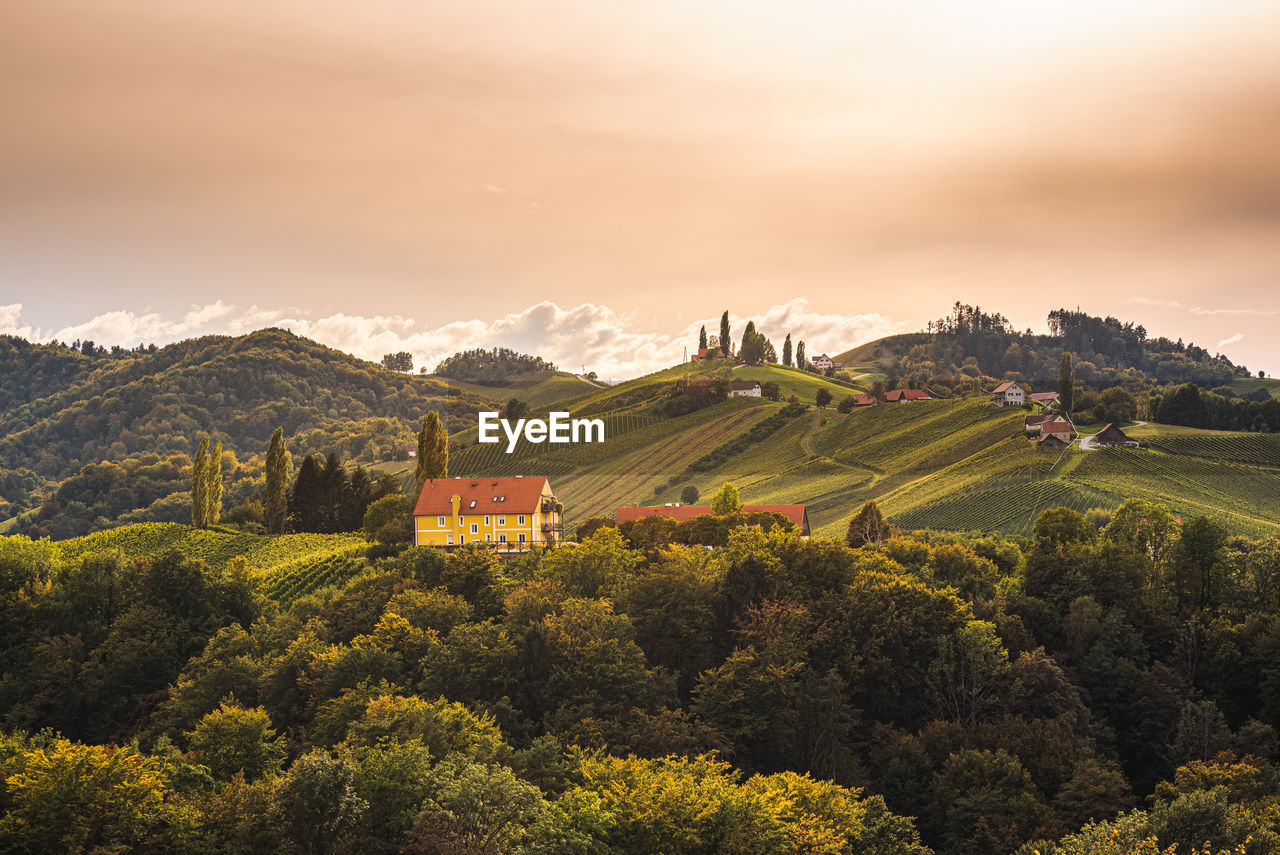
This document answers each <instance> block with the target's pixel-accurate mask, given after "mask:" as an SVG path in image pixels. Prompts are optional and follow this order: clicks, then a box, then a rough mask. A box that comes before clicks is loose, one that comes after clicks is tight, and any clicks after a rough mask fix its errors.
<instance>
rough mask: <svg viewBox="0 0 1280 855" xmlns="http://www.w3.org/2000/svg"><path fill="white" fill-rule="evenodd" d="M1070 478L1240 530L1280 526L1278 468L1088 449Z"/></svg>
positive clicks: (1264, 530) (1271, 529)
mask: <svg viewBox="0 0 1280 855" xmlns="http://www.w3.org/2000/svg"><path fill="white" fill-rule="evenodd" d="M1069 480H1070V481H1072V482H1078V483H1082V484H1085V485H1086V486H1089V487H1093V488H1095V489H1098V490H1102V491H1104V492H1108V493H1113V494H1115V495H1117V496H1122V497H1124V498H1130V497H1136V498H1142V499H1148V500H1150V501H1154V502H1160V503H1161V504H1164V505H1167V506H1168V507H1169V509H1170V510H1172V511H1173V512H1174V513H1175V514H1182V515H1189V514H1203V515H1206V516H1211V517H1215V518H1218V519H1220V520H1222V522H1224V523H1225V524H1226V525H1227V527H1228V528H1229V529H1230V530H1231V531H1233V532H1237V533H1240V534H1264V533H1273V532H1275V531H1276V529H1277V527H1280V472H1277V471H1275V470H1271V469H1261V468H1258V467H1253V466H1245V465H1239V464H1234V463H1223V462H1217V461H1213V460H1203V459H1200V458H1196V457H1187V456H1182V455H1173V454H1163V453H1161V452H1159V451H1146V450H1139V451H1134V450H1131V449H1118V448H1116V449H1111V448H1108V449H1102V450H1100V451H1094V452H1089V453H1088V454H1086V455H1085V456H1084V459H1083V460H1082V461H1081V462H1080V465H1079V466H1078V467H1076V469H1075V470H1074V471H1073V472H1072V473H1071V474H1070V476H1069Z"/></svg>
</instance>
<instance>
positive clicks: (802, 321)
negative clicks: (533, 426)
mask: <svg viewBox="0 0 1280 855" xmlns="http://www.w3.org/2000/svg"><path fill="white" fill-rule="evenodd" d="M747 320H754V321H755V323H756V327H757V328H758V329H759V330H760V331H761V332H763V333H764V334H765V335H767V336H769V338H770V339H772V340H773V342H774V345H775V347H776V348H778V350H779V351H781V348H782V341H783V339H784V337H785V336H786V335H787V334H788V333H790V334H791V337H792V341H793V342H797V343H798V342H800V341H804V342H806V346H807V348H808V351H809V353H812V354H817V353H819V352H821V351H826V352H828V353H831V354H836V353H840V352H841V351H843V350H845V349H847V348H849V347H853V346H855V345H857V344H861V343H862V342H865V341H869V340H871V339H874V338H879V337H881V336H884V335H889V334H891V333H894V332H898V331H901V330H902V329H903V328H904V327H905V326H906V322H904V321H895V320H893V319H892V318H890V317H888V316H887V315H883V314H880V313H867V314H857V315H841V314H832V313H822V312H815V311H813V310H812V309H811V308H810V307H809V302H808V300H806V299H804V298H802V297H797V298H794V299H792V300H789V301H788V302H786V303H781V304H775V305H772V306H769V307H768V308H766V309H765V310H764V311H763V312H761V313H759V314H757V315H753V316H731V317H730V324H731V327H732V331H733V338H734V339H735V340H737V339H738V338H740V337H741V335H742V330H743V329H744V328H745V326H746V323H747ZM719 324H720V320H719V318H705V319H699V320H695V321H693V322H691V323H688V324H687V325H685V326H684V327H683V329H680V330H679V331H678V332H675V333H671V332H659V331H654V330H641V329H638V328H637V322H636V319H635V317H634V316H632V315H630V314H626V313H620V312H617V311H614V310H613V309H612V308H610V307H609V306H604V305H600V304H596V303H582V304H580V305H577V306H573V307H570V308H561V307H560V306H559V305H557V304H556V303H554V302H551V301H549V300H545V301H543V302H540V303H536V304H534V305H532V306H529V307H527V308H525V309H523V310H521V311H519V312H512V313H510V314H507V315H503V316H501V317H498V318H496V319H493V320H487V321H486V320H481V319H478V318H477V319H471V320H461V321H453V322H451V323H447V324H444V325H442V326H438V327H434V328H427V327H424V325H422V324H420V323H419V322H418V321H416V320H415V319H414V318H411V317H407V316H404V315H368V316H366V315H353V314H346V313H341V312H339V313H337V314H331V315H326V316H323V317H319V318H315V317H310V316H309V315H308V313H307V312H305V311H299V310H298V309H296V308H281V309H264V308H261V307H259V306H256V305H255V306H250V307H248V308H246V309H243V310H238V309H237V307H235V306H231V305H227V304H225V303H223V302H222V301H218V302H216V303H210V304H208V305H205V306H193V307H192V309H191V311H189V312H187V313H186V314H185V315H184V316H183V318H182V320H181V321H170V320H167V319H165V318H164V317H162V316H161V315H159V314H157V313H155V312H145V313H142V314H138V313H135V312H131V311H125V310H120V311H113V312H107V313H104V314H102V315H98V316H97V317H94V318H91V319H89V320H87V321H85V322H83V323H80V324H75V325H72V326H67V327H63V328H61V329H58V330H42V329H37V328H34V327H32V326H31V325H29V324H24V323H23V322H22V304H21V303H14V304H11V305H6V306H0V332H6V333H10V334H12V335H19V336H22V337H23V338H27V339H30V340H33V341H49V340H50V339H58V340H61V341H72V340H74V339H77V338H79V339H86V338H87V339H92V340H93V341H95V342H97V343H98V344H103V345H113V344H118V345H122V346H133V345H136V344H138V343H139V342H143V341H156V342H158V343H167V342H170V341H176V340H178V339H180V338H187V337H190V336H193V335H206V334H211V333H229V334H232V335H239V334H243V333H246V332H249V331H251V330H255V329H261V328H262V327H266V326H276V327H284V328H287V329H290V330H292V331H293V332H295V333H297V334H298V335H302V336H306V337H307V338H311V339H314V340H316V341H318V342H320V343H322V344H325V345H328V346H329V347H333V348H336V349H338V350H343V351H346V352H347V353H351V354H354V355H356V356H359V357H361V358H364V359H368V360H371V361H376V360H378V359H380V358H381V357H382V355H383V354H386V353H392V352H397V351H401V350H405V351H408V352H409V353H411V354H413V356H414V363H415V365H418V366H426V367H427V368H428V369H431V368H433V367H435V365H436V363H438V362H439V361H440V360H441V359H443V358H444V357H446V356H448V355H450V354H452V353H455V352H457V351H459V350H466V349H469V348H475V347H509V348H512V349H513V350H518V351H521V352H524V353H533V354H537V355H539V356H542V357H544V358H546V359H550V360H551V361H553V362H555V363H556V364H557V365H559V366H560V367H562V368H563V369H565V370H567V371H579V370H581V369H582V368H583V367H585V368H586V369H587V370H588V371H595V372H597V373H598V374H599V375H600V376H601V377H604V378H607V379H625V378H629V377H635V376H639V375H641V374H646V373H648V372H651V371H656V370H658V369H660V368H666V367H668V366H670V365H673V364H675V363H677V362H679V361H680V360H681V359H683V358H684V353H685V349H686V348H688V349H690V350H692V349H693V348H694V346H695V345H696V343H697V339H698V330H699V328H700V327H701V326H703V325H705V326H706V327H707V330H708V332H709V333H710V334H712V335H715V334H717V333H718V331H719V328H720V326H719Z"/></svg>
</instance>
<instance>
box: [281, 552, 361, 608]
mask: <svg viewBox="0 0 1280 855" xmlns="http://www.w3.org/2000/svg"><path fill="white" fill-rule="evenodd" d="M362 569H364V564H363V562H361V561H360V560H359V559H358V558H354V557H352V556H344V555H334V556H331V557H329V558H324V559H322V560H320V561H314V562H313V561H308V562H306V563H303V564H298V565H295V566H293V567H291V568H289V569H286V570H281V571H278V572H276V573H273V574H272V575H271V576H270V578H269V579H268V581H267V586H266V594H267V596H268V597H270V598H271V599H273V600H275V601H276V602H277V603H279V604H280V605H281V606H282V607H288V606H289V605H290V604H291V603H292V602H293V601H294V600H296V599H298V598H299V597H304V596H306V595H307V594H310V593H311V592H313V591H316V590H319V589H320V588H325V587H328V586H330V585H342V584H343V583H344V582H346V581H347V580H349V579H351V578H352V577H354V576H355V575H356V574H358V573H359V572H360V571H361V570H362Z"/></svg>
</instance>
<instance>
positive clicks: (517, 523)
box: [516, 514, 524, 525]
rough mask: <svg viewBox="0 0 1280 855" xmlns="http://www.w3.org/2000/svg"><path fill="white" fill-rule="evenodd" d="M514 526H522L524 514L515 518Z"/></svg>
mask: <svg viewBox="0 0 1280 855" xmlns="http://www.w3.org/2000/svg"><path fill="white" fill-rule="evenodd" d="M516 525H524V514H521V515H520V516H519V517H517V518H516Z"/></svg>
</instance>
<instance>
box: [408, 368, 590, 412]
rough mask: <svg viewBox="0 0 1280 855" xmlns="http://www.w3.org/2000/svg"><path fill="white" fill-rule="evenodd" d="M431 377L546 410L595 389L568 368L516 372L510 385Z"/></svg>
mask: <svg viewBox="0 0 1280 855" xmlns="http://www.w3.org/2000/svg"><path fill="white" fill-rule="evenodd" d="M428 379H432V380H439V381H440V382H441V383H448V384H449V385H450V386H456V387H458V388H459V389H462V390H464V391H467V392H471V393H472V394H474V395H481V396H484V397H487V398H493V399H497V400H502V401H505V400H507V399H509V398H519V399H520V400H522V401H525V402H527V403H528V404H529V406H530V407H533V408H534V409H535V410H536V409H544V408H546V407H549V406H550V405H551V404H554V403H556V402H557V401H562V400H564V399H566V398H572V397H575V396H579V395H583V394H586V393H589V392H591V391H592V390H593V389H595V386H593V385H592V384H591V383H588V382H587V381H586V380H583V379H582V378H581V377H578V376H576V375H574V374H570V373H568V372H566V371H538V372H535V373H532V374H527V375H517V379H516V380H514V381H513V382H512V383H511V384H509V385H507V386H484V385H481V384H479V383H468V382H467V381H465V380H453V379H450V378H448V377H438V376H435V375H432V376H431V377H430V378H428Z"/></svg>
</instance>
